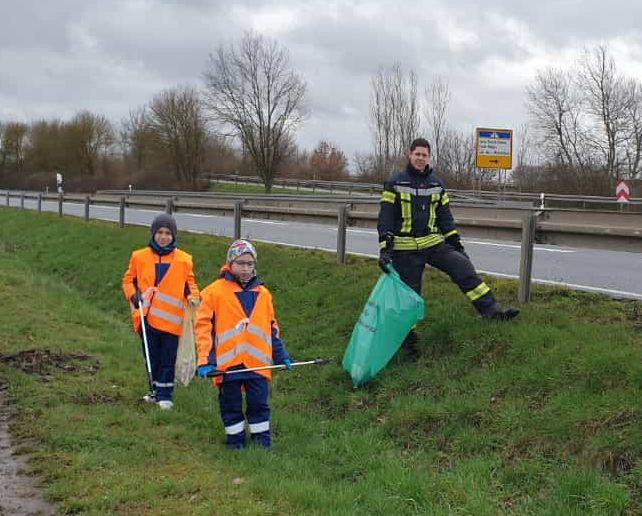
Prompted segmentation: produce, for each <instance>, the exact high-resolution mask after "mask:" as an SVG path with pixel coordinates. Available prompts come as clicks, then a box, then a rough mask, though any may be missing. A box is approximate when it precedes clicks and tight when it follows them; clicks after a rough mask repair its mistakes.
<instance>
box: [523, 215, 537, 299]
mask: <svg viewBox="0 0 642 516" xmlns="http://www.w3.org/2000/svg"><path fill="white" fill-rule="evenodd" d="M536 220H537V214H536V213H529V214H528V215H526V216H525V217H524V220H523V222H522V251H521V259H520V262H519V292H518V298H519V302H520V303H528V301H529V300H530V297H531V275H532V271H533V247H534V245H535V222H536Z"/></svg>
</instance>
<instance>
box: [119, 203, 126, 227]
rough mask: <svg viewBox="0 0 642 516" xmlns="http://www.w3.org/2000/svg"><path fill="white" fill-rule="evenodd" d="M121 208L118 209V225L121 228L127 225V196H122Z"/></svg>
mask: <svg viewBox="0 0 642 516" xmlns="http://www.w3.org/2000/svg"><path fill="white" fill-rule="evenodd" d="M119 208H120V209H119V210H118V225H119V226H120V227H121V228H124V227H125V197H124V196H122V197H121V198H120V207H119Z"/></svg>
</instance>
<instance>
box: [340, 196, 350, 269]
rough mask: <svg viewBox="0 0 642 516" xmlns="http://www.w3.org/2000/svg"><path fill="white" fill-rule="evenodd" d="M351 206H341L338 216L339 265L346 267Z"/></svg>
mask: <svg viewBox="0 0 642 516" xmlns="http://www.w3.org/2000/svg"><path fill="white" fill-rule="evenodd" d="M349 210H350V206H349V205H347V204H345V205H343V206H339V212H338V214H337V222H338V225H337V263H339V264H341V265H345V263H346V234H347V228H348V212H349Z"/></svg>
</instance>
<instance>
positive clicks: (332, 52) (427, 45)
mask: <svg viewBox="0 0 642 516" xmlns="http://www.w3.org/2000/svg"><path fill="white" fill-rule="evenodd" d="M246 30H253V31H255V32H257V33H260V34H264V35H267V36H270V37H272V38H275V39H277V40H278V41H279V42H280V43H281V44H282V45H283V46H285V47H287V48H288V49H289V51H290V57H291V63H292V66H293V68H295V69H296V70H298V71H299V72H300V73H301V75H302V76H303V77H304V78H305V80H306V82H307V84H308V96H307V106H308V110H309V118H308V119H307V120H306V121H305V122H304V123H303V125H302V126H301V127H300V130H299V132H298V134H297V140H298V143H299V145H300V146H301V147H304V148H310V149H311V148H313V147H314V146H315V145H316V143H317V142H318V141H319V140H321V139H325V140H329V141H332V142H335V143H336V144H338V145H339V147H340V148H342V149H343V150H344V152H345V153H346V155H347V156H348V157H349V158H350V157H352V155H353V154H354V152H355V151H362V152H364V151H370V150H371V136H370V132H369V129H368V103H369V95H370V84H369V81H370V77H371V76H372V75H373V74H374V73H375V72H376V71H377V69H378V68H379V67H381V66H391V65H392V64H393V63H395V62H399V63H400V64H401V66H402V67H403V68H404V69H406V70H408V69H413V70H414V71H415V72H416V73H417V76H418V78H419V89H420V91H421V92H423V90H424V88H425V86H427V85H428V84H429V83H430V81H431V80H432V78H433V77H434V76H441V77H442V78H443V79H444V80H445V81H446V82H447V83H448V84H449V87H450V90H451V95H452V101H451V106H450V110H449V122H450V123H451V125H453V126H454V127H456V128H458V129H460V130H462V131H470V132H472V131H473V130H474V128H475V127H477V126H485V127H499V128H514V129H517V128H519V126H520V124H521V123H522V122H524V121H525V120H526V112H525V108H524V88H525V86H526V85H527V84H529V83H530V81H531V80H532V78H533V76H534V74H535V72H536V71H537V70H538V69H541V68H545V67H547V66H561V67H567V66H572V65H573V63H574V62H575V61H576V59H577V57H578V56H579V54H580V53H581V51H582V49H583V48H584V47H585V46H587V45H588V46H591V45H595V44H598V43H606V44H608V45H609V48H610V50H611V52H612V55H613V56H614V57H615V59H616V64H617V66H618V68H619V69H620V70H621V71H622V72H623V73H625V74H627V75H631V76H636V77H638V78H640V79H642V2H631V1H630V0H629V1H627V2H624V1H620V0H612V1H610V2H605V1H600V2H598V1H595V0H584V1H572V0H566V1H553V0H540V1H538V2H516V1H515V0H486V1H484V2H478V1H474V0H464V1H457V2H456V1H452V0H451V1H441V0H439V1H437V0H435V1H423V2H422V1H413V2H404V1H403V0H401V1H400V0H390V1H388V0H372V1H363V2H359V1H355V2H348V1H343V2H328V1H327V0H323V1H317V0H304V1H301V0H296V1H295V0H292V1H279V0H274V1H261V0H255V1H252V0H246V1H226V2H219V1H214V0H184V1H179V0H174V1H172V0H123V1H116V0H52V1H44V0H43V1H37V0H0V121H2V120H4V121H6V120H23V121H30V120H33V119H36V118H43V117H44V118H53V117H58V118H62V119H68V118H70V117H71V116H72V115H73V114H74V113H76V112H77V111H79V110H81V109H87V110H90V111H92V112H95V113H101V114H104V115H106V116H107V117H108V118H110V119H111V120H112V121H114V122H118V121H120V120H121V119H122V118H123V117H124V116H126V115H127V113H128V112H129V110H130V109H133V108H136V107H139V106H141V105H143V104H145V103H147V102H148V101H149V100H151V98H152V97H153V95H154V94H156V93H158V92H159V91H160V90H162V89H165V88H169V87H173V86H176V85H183V84H193V85H197V86H202V74H203V72H204V70H205V68H206V66H207V60H208V55H209V54H210V53H211V52H213V51H215V50H216V48H217V47H218V46H219V45H220V44H228V43H232V42H235V41H238V40H239V39H240V38H241V37H242V35H243V33H244V31H246Z"/></svg>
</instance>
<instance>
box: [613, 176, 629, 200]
mask: <svg viewBox="0 0 642 516" xmlns="http://www.w3.org/2000/svg"><path fill="white" fill-rule="evenodd" d="M630 198H631V189H630V188H629V184H628V183H627V182H626V181H618V182H617V185H616V186H615V200H616V201H617V202H629V199H630Z"/></svg>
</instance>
